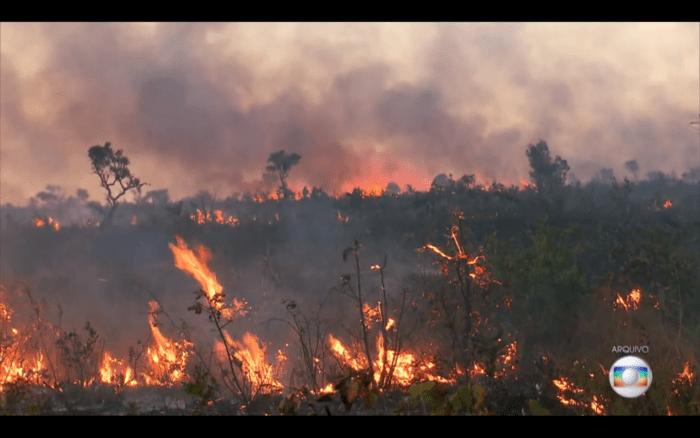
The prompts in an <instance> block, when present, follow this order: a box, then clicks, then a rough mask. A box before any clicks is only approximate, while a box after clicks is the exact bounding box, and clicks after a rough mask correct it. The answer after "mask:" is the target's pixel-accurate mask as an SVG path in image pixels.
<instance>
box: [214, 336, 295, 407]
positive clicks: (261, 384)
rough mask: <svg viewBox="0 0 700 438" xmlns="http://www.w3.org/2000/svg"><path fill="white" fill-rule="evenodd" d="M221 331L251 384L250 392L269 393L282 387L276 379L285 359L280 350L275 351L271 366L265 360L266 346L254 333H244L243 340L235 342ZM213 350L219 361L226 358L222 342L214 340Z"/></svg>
mask: <svg viewBox="0 0 700 438" xmlns="http://www.w3.org/2000/svg"><path fill="white" fill-rule="evenodd" d="M223 333H224V336H225V338H226V343H227V344H228V345H229V346H230V348H231V349H232V350H233V355H234V357H235V358H236V360H237V361H239V362H240V363H241V368H242V371H243V374H244V375H245V376H246V378H247V380H248V382H249V383H250V385H251V394H258V393H263V394H270V393H273V392H279V391H281V390H282V389H283V386H282V384H281V383H280V382H279V381H278V380H277V375H278V374H279V372H280V370H281V368H282V367H283V366H284V363H285V362H286V360H287V357H286V355H285V354H284V353H283V352H282V351H278V352H277V354H276V359H277V364H276V366H274V367H273V366H272V365H271V364H269V363H268V362H267V348H266V347H265V346H264V345H262V344H261V343H260V340H259V339H258V338H257V337H256V336H255V335H252V334H250V333H246V334H244V335H243V342H237V341H235V340H234V339H233V338H232V337H231V335H229V334H228V332H226V331H224V332H223ZM215 351H216V354H217V356H218V358H219V360H220V361H222V362H224V361H226V360H227V358H226V354H227V352H226V347H225V346H224V343H223V342H221V341H219V340H217V341H216V344H215Z"/></svg>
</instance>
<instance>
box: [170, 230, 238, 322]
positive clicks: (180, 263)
mask: <svg viewBox="0 0 700 438" xmlns="http://www.w3.org/2000/svg"><path fill="white" fill-rule="evenodd" d="M175 239H176V240H177V246H176V245H173V244H172V243H170V244H168V246H169V247H170V249H171V250H172V252H173V255H174V256H175V266H177V267H178V268H180V269H182V270H183V271H185V272H188V273H189V274H190V275H192V276H193V277H194V278H195V280H197V281H198V282H199V284H200V285H201V286H202V289H203V290H204V292H205V293H206V294H207V296H208V297H209V301H210V302H211V303H212V305H213V306H214V309H215V310H216V311H218V312H221V315H222V316H223V317H224V318H227V319H231V318H232V317H233V312H232V310H231V309H230V308H228V307H226V306H225V305H224V303H223V302H222V301H221V300H220V299H219V298H220V297H223V294H222V291H223V287H222V286H221V285H220V284H219V282H218V281H217V280H216V275H214V273H213V272H211V271H210V270H209V268H208V267H207V263H208V262H209V260H210V259H211V253H210V252H209V250H208V249H207V247H205V246H204V245H201V246H199V247H198V248H197V252H198V254H195V253H194V252H193V251H192V250H190V249H188V247H187V243H186V242H185V240H184V239H183V238H182V237H180V236H175Z"/></svg>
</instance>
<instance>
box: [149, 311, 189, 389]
mask: <svg viewBox="0 0 700 438" xmlns="http://www.w3.org/2000/svg"><path fill="white" fill-rule="evenodd" d="M148 305H149V306H150V312H149V318H148V319H149V322H150V324H151V332H152V334H153V339H154V345H153V347H149V348H147V349H146V356H147V357H148V359H149V367H148V372H147V373H146V374H144V380H145V381H146V384H148V385H159V384H165V385H168V384H172V383H176V382H179V381H181V380H182V379H183V378H184V377H185V368H186V366H187V356H188V355H189V353H188V351H187V350H188V348H189V347H192V344H191V343H189V342H187V341H183V342H182V343H179V342H174V341H171V340H170V339H168V338H166V337H165V336H163V334H162V333H161V332H160V329H159V328H158V324H157V323H156V320H155V314H156V311H157V310H158V303H157V302H156V301H151V302H149V303H148Z"/></svg>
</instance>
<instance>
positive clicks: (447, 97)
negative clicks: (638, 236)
mask: <svg viewBox="0 0 700 438" xmlns="http://www.w3.org/2000/svg"><path fill="white" fill-rule="evenodd" d="M699 45H700V29H699V24H698V23H541V24H540V23H523V24H521V23H221V24H219V23H0V66H1V69H2V70H1V72H0V73H1V76H0V78H1V81H0V95H1V96H2V104H1V107H0V122H1V125H0V204H6V203H12V204H14V205H26V204H27V202H28V201H29V199H30V198H31V197H32V196H36V195H37V193H39V192H40V191H42V190H44V189H45V187H46V186H47V185H48V184H54V185H59V186H61V187H62V188H63V191H64V193H65V194H66V195H75V193H76V190H77V189H81V188H82V189H87V190H88V193H89V195H90V198H89V199H90V200H97V201H100V202H103V201H104V191H103V189H102V188H101V187H100V185H99V180H98V178H97V176H96V175H94V174H93V173H92V170H91V166H90V161H89V158H88V155H87V151H88V149H89V148H90V147H91V146H94V145H104V144H105V143H106V142H110V143H111V144H112V146H113V148H114V149H121V150H123V152H124V155H125V156H127V157H128V158H129V160H130V162H131V165H130V169H131V171H132V173H133V174H134V175H135V176H136V177H138V178H140V179H141V181H142V182H147V183H149V184H150V185H149V186H146V187H145V188H144V189H145V190H146V191H148V190H160V189H168V190H169V193H170V196H171V199H180V198H182V197H185V196H191V195H194V194H196V193H198V192H199V191H203V190H206V191H209V192H210V193H213V194H215V195H216V196H217V197H218V198H225V197H227V196H230V195H232V194H234V193H237V192H240V193H242V192H245V191H258V190H262V189H261V187H262V186H261V184H262V183H261V181H262V174H263V173H264V172H265V167H266V165H267V163H266V161H267V158H268V157H269V156H270V154H271V153H273V152H276V151H278V150H285V151H287V152H289V153H291V152H295V153H297V154H299V155H301V157H302V158H301V161H300V162H299V164H298V165H296V166H295V167H293V168H292V169H291V171H290V176H289V184H290V186H291V187H292V189H294V190H298V191H299V190H301V189H302V188H303V187H304V186H307V187H308V188H309V189H311V187H320V188H323V189H324V190H326V191H327V192H329V193H334V192H335V193H342V192H344V191H349V190H352V188H353V187H361V188H363V189H366V190H373V189H376V188H378V187H386V185H387V183H389V182H396V183H397V184H398V185H399V186H400V187H402V188H404V187H405V186H406V184H410V185H412V186H413V187H414V188H416V189H418V190H425V189H427V188H428V185H429V184H430V182H431V181H432V180H433V178H434V177H435V176H436V175H438V174H440V173H445V174H453V175H454V177H455V179H456V178H459V177H460V176H462V175H464V174H475V175H477V180H478V181H480V182H483V183H488V182H490V181H493V180H494V179H495V180H498V181H499V182H503V183H504V184H507V185H508V184H511V183H512V184H518V182H519V181H520V179H521V178H522V179H525V180H529V175H528V172H529V164H528V160H527V157H526V155H525V151H526V149H527V147H528V145H530V144H535V143H537V142H538V141H539V140H544V141H546V142H547V144H548V145H549V149H550V151H551V153H552V155H553V156H554V155H559V156H561V157H562V158H564V159H566V160H567V162H568V164H569V166H570V168H571V171H570V174H569V176H570V177H572V176H573V177H575V178H577V179H578V180H581V181H584V182H585V181H588V180H590V179H591V178H594V177H596V175H598V174H599V172H600V169H601V168H611V169H613V171H614V173H615V175H616V176H618V177H620V178H621V177H623V176H630V174H629V173H628V172H627V173H626V172H625V167H624V163H625V162H626V161H628V160H632V159H636V160H637V162H638V163H639V168H640V176H642V175H646V173H647V172H651V171H662V172H665V173H671V172H674V173H675V174H676V175H677V176H680V175H681V174H682V173H683V172H686V171H688V170H689V169H690V168H693V167H698V166H700V143H699V137H698V129H697V125H691V124H690V123H691V122H693V121H697V120H698V113H700V109H699V107H700V78H699V72H700V67H699V64H698V63H699V59H700V53H699Z"/></svg>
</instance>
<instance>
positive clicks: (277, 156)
mask: <svg viewBox="0 0 700 438" xmlns="http://www.w3.org/2000/svg"><path fill="white" fill-rule="evenodd" d="M300 160H301V155H299V154H296V153H291V154H288V153H286V152H285V151H284V150H281V151H278V152H274V153H272V154H270V157H269V158H268V159H267V162H268V163H272V164H270V165H269V166H267V171H268V172H273V173H276V174H277V175H278V176H279V179H280V188H279V193H280V197H282V198H289V197H291V196H293V195H294V192H292V191H291V190H289V187H287V181H285V180H286V178H287V176H289V170H290V169H291V168H292V166H294V165H296V164H299V161H300Z"/></svg>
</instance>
